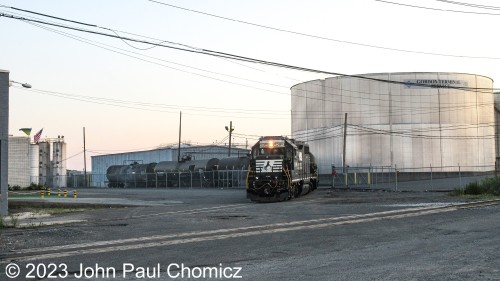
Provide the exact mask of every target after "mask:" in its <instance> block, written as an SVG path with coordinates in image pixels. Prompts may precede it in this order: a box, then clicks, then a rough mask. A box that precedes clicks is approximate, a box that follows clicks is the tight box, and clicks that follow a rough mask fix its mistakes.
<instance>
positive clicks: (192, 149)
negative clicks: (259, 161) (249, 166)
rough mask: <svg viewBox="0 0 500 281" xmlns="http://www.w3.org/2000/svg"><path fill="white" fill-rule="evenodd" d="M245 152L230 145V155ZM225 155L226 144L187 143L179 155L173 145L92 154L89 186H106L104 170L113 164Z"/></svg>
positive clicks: (235, 155)
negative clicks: (198, 144)
mask: <svg viewBox="0 0 500 281" xmlns="http://www.w3.org/2000/svg"><path fill="white" fill-rule="evenodd" d="M247 153H248V150H247V149H242V148H235V147H231V157H241V156H246V155H247ZM225 157H228V147H227V146H217V145H206V146H195V145H189V144H183V145H182V146H181V149H180V157H179V148H178V146H175V145H172V146H166V147H160V148H157V149H152V150H144V151H133V152H126V153H116V154H107V155H99V156H92V157H91V158H92V160H91V161H92V180H91V186H96V187H106V186H107V183H108V179H107V178H106V171H107V169H108V168H109V167H110V166H113V165H128V164H133V163H135V162H137V163H139V164H149V163H158V162H161V161H177V160H178V159H179V158H180V159H181V160H182V159H192V160H204V159H211V158H219V159H220V158H225Z"/></svg>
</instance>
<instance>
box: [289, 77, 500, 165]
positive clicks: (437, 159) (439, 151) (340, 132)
mask: <svg viewBox="0 0 500 281" xmlns="http://www.w3.org/2000/svg"><path fill="white" fill-rule="evenodd" d="M492 90H493V80H492V79H491V78H488V77H485V76H481V75H475V74H465V73H443V72H417V73H414V72H404V73H373V74H361V75H349V76H337V77H331V78H326V79H324V80H313V81H308V82H304V83H300V84H297V85H295V86H293V87H292V88H291V94H292V97H291V104H292V106H291V107H292V108H291V126H292V137H293V138H295V139H298V140H303V141H306V142H308V143H309V144H310V149H311V152H312V153H313V154H314V155H316V158H317V161H318V164H319V168H320V173H322V174H329V173H331V171H332V170H331V169H332V165H335V166H337V167H340V169H342V167H344V166H350V167H375V166H379V167H392V168H396V169H398V170H399V171H402V172H413V173H414V172H428V171H434V172H458V171H469V172H486V171H493V170H494V169H495V160H496V156H497V154H496V153H497V152H496V147H495V137H494V136H497V135H496V133H495V127H496V126H495V124H496V123H495V115H497V116H498V112H500V111H498V108H500V107H498V106H497V113H496V114H495V102H494V97H493V91H492ZM344 132H345V134H344ZM344 137H345V141H344Z"/></svg>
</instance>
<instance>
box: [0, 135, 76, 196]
mask: <svg viewBox="0 0 500 281" xmlns="http://www.w3.org/2000/svg"><path fill="white" fill-rule="evenodd" d="M51 144H52V147H53V148H52V154H51ZM51 155H52V159H51ZM8 182H9V185H10V186H15V185H18V186H21V187H27V186H29V185H30V184H32V183H34V184H41V185H47V186H50V187H65V186H66V143H65V142H64V137H62V136H58V138H57V139H45V140H43V141H42V142H39V143H38V144H34V143H30V138H29V137H27V136H23V137H15V136H9V179H8Z"/></svg>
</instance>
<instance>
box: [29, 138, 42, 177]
mask: <svg viewBox="0 0 500 281" xmlns="http://www.w3.org/2000/svg"><path fill="white" fill-rule="evenodd" d="M39 178H40V151H39V149H38V144H31V145H30V181H31V182H32V183H34V184H39V183H40V181H39Z"/></svg>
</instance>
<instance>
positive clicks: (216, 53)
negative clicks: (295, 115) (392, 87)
mask: <svg viewBox="0 0 500 281" xmlns="http://www.w3.org/2000/svg"><path fill="white" fill-rule="evenodd" d="M0 16H1V17H6V18H10V19H16V20H21V21H31V22H36V23H40V24H46V25H52V26H56V27H60V28H66V29H71V30H75V31H80V32H86V33H91V34H95V35H102V36H106V37H111V38H116V39H121V40H127V41H132V42H138V43H144V44H150V45H154V46H159V47H164V48H170V49H174V50H179V51H185V52H190V53H196V54H203V55H209V56H214V57H220V58H226V59H232V60H238V61H243V62H251V63H256V64H263V65H268V66H274V67H279V68H288V69H293V70H297V71H303V72H311V73H322V74H329V75H336V76H347V77H352V78H360V79H366V80H371V81H378V82H384V83H392V84H399V85H406V86H408V85H412V86H420V87H429V88H433V87H434V86H432V85H428V84H420V83H407V82H401V81H393V80H386V79H378V78H373V77H366V76H362V75H347V74H343V73H338V72H331V71H324V70H318V69H312V68H306V67H300V66H294V65H288V64H282V63H277V62H272V61H266V60H260V59H254V58H250V57H245V56H240V55H234V54H230V53H225V52H219V51H213V50H208V49H201V50H192V49H191V50H190V49H185V48H181V47H174V46H169V45H164V44H160V43H154V42H149V41H145V40H140V39H134V38H129V37H121V36H117V35H113V34H107V33H102V32H97V31H92V30H86V29H81V28H76V27H69V26H64V25H60V24H54V23H49V22H45V21H40V20H33V19H27V18H24V17H17V16H13V15H9V14H5V13H0ZM498 59H500V58H498ZM446 88H450V89H459V90H460V89H461V90H466V89H472V88H469V87H446ZM479 89H480V88H479ZM475 90H478V88H475ZM488 90H492V89H490V88H488ZM495 90H496V89H495ZM499 90H500V89H499Z"/></svg>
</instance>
